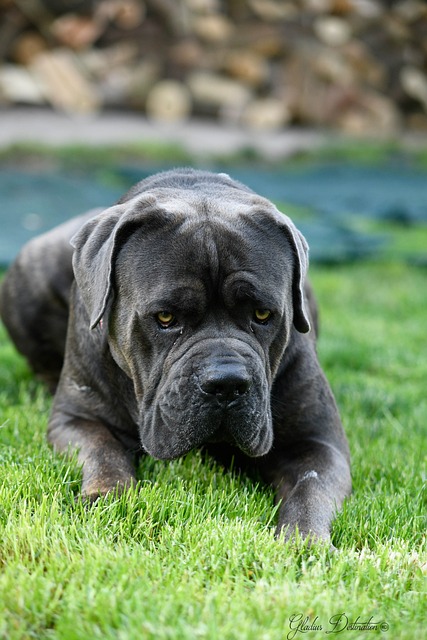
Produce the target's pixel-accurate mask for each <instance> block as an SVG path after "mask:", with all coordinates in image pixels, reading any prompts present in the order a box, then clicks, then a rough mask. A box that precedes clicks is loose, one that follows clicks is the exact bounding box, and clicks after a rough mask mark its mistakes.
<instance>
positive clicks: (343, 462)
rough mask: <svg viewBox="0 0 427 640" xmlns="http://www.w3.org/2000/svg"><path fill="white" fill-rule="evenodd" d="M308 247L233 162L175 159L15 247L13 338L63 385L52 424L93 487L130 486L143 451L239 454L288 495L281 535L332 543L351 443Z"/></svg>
mask: <svg viewBox="0 0 427 640" xmlns="http://www.w3.org/2000/svg"><path fill="white" fill-rule="evenodd" d="M307 252H308V249H307V244H306V241H305V239H304V238H303V236H302V235H301V233H300V232H299V231H298V230H297V229H296V227H295V226H294V224H293V223H292V222H291V220H290V219H289V218H288V217H287V216H285V215H284V214H282V213H280V212H279V211H278V210H277V209H276V207H275V206H274V205H273V204H272V203H271V202H269V201H268V200H266V199H265V198H263V197H260V196H259V195H257V194H256V193H254V192H253V191H251V190H250V189H249V188H247V187H246V186H244V185H242V184H240V183H239V182H236V181H234V180H232V179H231V178H230V177H229V176H227V175H226V174H213V173H210V172H204V171H195V170H192V169H177V170H172V171H166V172H163V173H159V174H157V175H154V176H152V177H150V178H148V179H146V180H143V181H142V182H140V183H138V184H137V185H136V186H134V187H133V188H132V189H131V190H130V191H129V192H128V193H127V194H126V195H125V196H123V197H122V198H121V200H119V202H118V203H117V204H115V205H114V206H112V207H111V208H109V209H106V210H95V211H90V212H89V213H87V214H84V215H83V216H80V217H78V218H74V219H72V220H71V221H69V222H66V223H65V224H63V225H61V226H59V227H57V228H56V229H54V230H53V231H50V232H48V233H46V234H44V235H42V236H39V237H38V238H35V239H34V240H32V241H30V242H29V243H28V244H27V245H26V246H25V247H24V248H23V249H22V250H21V252H20V254H19V255H18V257H17V259H16V261H15V262H14V264H13V265H12V266H11V267H10V270H9V272H8V273H7V275H6V277H5V280H4V283H3V286H2V290H1V298H0V300H1V316H2V318H3V321H4V323H5V325H6V327H7V329H8V330H9V333H10V335H11V337H12V339H13V340H14V342H15V344H16V346H17V348H18V349H19V351H20V352H21V353H22V354H24V356H26V358H27V359H28V361H29V363H30V365H31V367H32V369H33V370H34V371H35V372H36V373H37V374H38V375H39V376H40V377H41V378H42V379H44V380H45V382H47V384H48V385H49V387H50V388H51V390H52V391H54V393H55V396H54V402H53V409H52V414H51V417H50V421H49V427H48V437H49V440H50V442H51V443H52V444H53V446H54V447H55V449H56V450H58V451H68V450H69V449H70V447H71V449H76V450H78V459H79V461H80V462H81V463H82V465H83V481H82V495H83V496H84V497H85V498H86V499H87V500H94V499H96V498H98V497H99V496H102V495H105V494H107V493H108V492H110V491H117V490H123V489H124V488H127V487H129V486H130V485H132V484H133V483H134V480H135V470H134V466H133V465H134V462H135V457H136V456H137V455H138V454H140V455H141V454H148V455H151V456H154V457H155V458H159V459H162V460H169V459H173V458H176V457H178V456H183V455H185V454H186V453H187V452H189V451H190V450H192V449H194V448H196V447H201V446H207V448H208V449H209V447H211V449H212V450H213V451H216V452H217V453H219V454H220V456H221V454H223V453H224V452H233V451H235V452H240V455H241V458H242V459H244V460H245V461H246V462H247V464H248V465H249V467H251V466H252V467H256V469H257V473H260V474H261V476H262V477H263V478H264V479H265V480H266V481H267V482H268V483H270V484H271V485H273V486H274V487H275V489H276V492H277V498H278V500H280V507H279V511H278V513H279V517H278V525H277V532H278V533H280V532H282V531H283V533H284V535H285V536H287V537H292V536H293V535H294V533H295V531H296V530H298V531H299V534H300V535H301V536H303V537H304V538H309V539H316V538H317V539H319V538H320V539H325V540H329V536H330V525H331V521H332V519H333V517H334V513H335V512H336V510H337V509H339V507H340V505H341V504H342V502H343V500H344V498H345V496H347V495H348V494H349V492H350V488H351V480H350V463H349V453H348V446H347V441H346V438H345V435H344V432H343V428H342V426H341V421H340V418H339V414H338V411H337V407H336V404H335V401H334V398H333V395H332V392H331V390H330V387H329V385H328V383H327V381H326V379H325V376H324V374H323V372H322V370H321V368H320V366H319V363H318V359H317V356H316V305H315V301H314V298H313V295H312V293H311V290H310V288H309V285H308V283H307V281H306V272H307V266H308V257H307Z"/></svg>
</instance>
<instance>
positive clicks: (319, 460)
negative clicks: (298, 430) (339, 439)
mask: <svg viewBox="0 0 427 640" xmlns="http://www.w3.org/2000/svg"><path fill="white" fill-rule="evenodd" d="M267 457H269V458H270V459H269V461H268V468H269V470H268V477H269V480H270V482H271V483H272V484H273V486H275V488H276V490H277V494H276V496H277V499H278V500H279V501H280V502H281V504H280V507H279V517H278V524H277V529H276V534H277V535H280V534H281V533H283V534H284V535H285V537H286V538H287V539H289V538H292V537H294V536H295V533H296V532H297V531H298V533H299V534H300V535H301V537H302V538H304V539H310V540H312V541H315V540H316V539H317V540H325V541H329V540H330V529H331V523H332V521H333V519H334V516H335V515H336V512H337V511H338V510H339V509H340V507H341V505H342V503H343V500H344V498H345V497H346V496H347V495H348V494H349V493H350V491H351V478H350V469H349V464H348V460H347V458H346V456H345V455H343V453H341V452H340V451H339V450H338V449H336V448H335V447H334V446H333V445H330V444H328V443H325V442H321V441H318V440H307V441H303V442H300V443H298V444H295V445H294V446H293V447H291V448H290V449H287V450H286V451H283V452H280V451H278V450H276V451H275V452H274V456H271V457H270V456H267Z"/></svg>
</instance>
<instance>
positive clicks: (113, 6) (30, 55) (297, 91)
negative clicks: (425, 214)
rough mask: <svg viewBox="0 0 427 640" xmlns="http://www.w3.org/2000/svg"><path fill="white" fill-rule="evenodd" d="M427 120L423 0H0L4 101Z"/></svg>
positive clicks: (303, 120) (352, 129)
mask: <svg viewBox="0 0 427 640" xmlns="http://www.w3.org/2000/svg"><path fill="white" fill-rule="evenodd" d="M11 104H37V105H50V106H51V107H53V108H55V109H59V110H62V111H65V112H67V113H71V114H74V113H77V114H79V113H84V114H91V113H96V112H97V111H98V110H100V109H107V108H116V109H117V108H120V109H127V110H129V109H132V110H138V111H141V112H143V113H145V114H147V116H148V117H150V118H155V119H159V120H166V121H168V120H169V121H177V120H181V119H184V118H188V117H190V116H205V117H213V118H217V119H220V120H222V121H226V122H228V123H230V122H231V123H235V124H238V125H240V126H245V127H249V128H251V129H278V128H281V127H284V126H287V125H289V124H299V125H306V126H315V127H316V126H323V127H334V128H338V129H340V130H342V131H344V132H347V133H351V134H371V133H374V134H381V133H383V134H390V133H393V132H394V131H396V130H399V129H402V128H404V129H411V130H424V131H427V3H426V2H423V1H420V0H388V1H385V0H380V1H375V0H298V1H297V0H289V1H288V0H98V1H96V0H91V1H84V0H0V106H8V105H11Z"/></svg>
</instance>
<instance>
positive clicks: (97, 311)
mask: <svg viewBox="0 0 427 640" xmlns="http://www.w3.org/2000/svg"><path fill="white" fill-rule="evenodd" d="M155 203H156V198H155V197H154V196H151V195H149V194H145V195H144V197H143V198H142V197H141V195H139V196H138V197H137V198H134V199H133V200H131V201H128V202H125V203H123V204H117V205H114V206H113V207H110V208H109V209H106V210H105V211H102V212H101V213H100V214H98V215H97V216H95V217H94V218H92V219H91V220H89V221H88V222H86V224H84V225H83V227H82V228H81V229H80V230H79V231H78V232H77V233H76V234H75V235H74V236H73V237H72V238H71V241H70V242H71V245H72V246H73V247H74V254H73V269H74V276H75V279H76V282H77V286H78V288H79V290H80V293H81V295H82V298H83V302H84V304H85V307H86V309H87V312H88V314H89V318H90V328H91V329H94V328H95V327H96V325H97V324H98V323H99V321H100V320H101V318H102V316H103V314H104V312H105V309H106V307H107V303H108V300H109V297H110V294H111V289H112V283H113V276H114V261H115V257H116V255H117V251H118V250H119V248H120V246H121V244H122V242H123V240H124V238H125V237H126V235H129V233H131V229H132V227H135V228H136V227H138V226H141V225H142V224H143V223H144V220H147V219H148V218H151V219H153V215H156V214H157V216H156V217H157V219H158V220H161V219H162V217H163V216H162V212H161V211H159V210H158V209H157V208H156V207H154V204H155Z"/></svg>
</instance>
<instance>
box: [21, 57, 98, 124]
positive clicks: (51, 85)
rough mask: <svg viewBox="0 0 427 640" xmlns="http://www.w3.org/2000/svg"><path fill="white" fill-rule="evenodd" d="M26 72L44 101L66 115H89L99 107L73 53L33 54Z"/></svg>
mask: <svg viewBox="0 0 427 640" xmlns="http://www.w3.org/2000/svg"><path fill="white" fill-rule="evenodd" d="M29 69H30V71H31V73H32V75H33V77H34V78H36V80H37V82H38V83H39V85H40V87H41V90H42V92H43V95H44V96H45V98H46V100H47V101H48V102H49V103H50V104H51V105H52V106H53V107H55V108H56V109H59V110H61V111H65V112H67V113H80V114H86V113H93V112H95V111H97V110H98V109H99V107H100V100H99V96H98V94H97V92H96V89H95V88H94V87H93V86H92V84H91V83H90V82H89V80H88V78H87V77H86V75H85V73H84V71H83V68H82V66H81V64H79V60H78V58H77V57H76V55H75V54H73V53H72V52H71V51H70V50H69V49H54V50H52V51H46V52H44V53H40V54H39V55H37V56H36V57H35V58H34V60H33V61H32V63H31V65H30V66H29Z"/></svg>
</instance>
